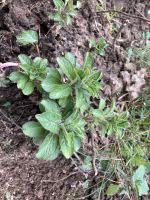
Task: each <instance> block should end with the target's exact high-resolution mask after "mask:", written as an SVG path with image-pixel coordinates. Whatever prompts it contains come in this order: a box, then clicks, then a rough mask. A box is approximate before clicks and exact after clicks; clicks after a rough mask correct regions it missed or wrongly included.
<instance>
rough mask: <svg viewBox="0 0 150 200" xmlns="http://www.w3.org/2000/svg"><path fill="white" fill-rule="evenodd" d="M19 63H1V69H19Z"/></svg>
mask: <svg viewBox="0 0 150 200" xmlns="http://www.w3.org/2000/svg"><path fill="white" fill-rule="evenodd" d="M18 66H19V63H13V62H6V63H0V69H3V68H7V67H18Z"/></svg>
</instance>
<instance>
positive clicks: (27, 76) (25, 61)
mask: <svg viewBox="0 0 150 200" xmlns="http://www.w3.org/2000/svg"><path fill="white" fill-rule="evenodd" d="M18 59H19V61H20V71H15V72H12V73H11V74H10V76H9V79H10V80H11V81H13V82H15V83H17V87H18V89H21V90H22V92H23V94H24V95H30V94H32V93H33V91H34V88H35V81H42V80H43V79H44V78H45V77H46V75H47V72H48V67H47V66H48V60H47V59H42V58H40V57H36V58H35V59H33V60H32V59H31V58H30V57H28V56H26V55H24V54H22V55H19V56H18Z"/></svg>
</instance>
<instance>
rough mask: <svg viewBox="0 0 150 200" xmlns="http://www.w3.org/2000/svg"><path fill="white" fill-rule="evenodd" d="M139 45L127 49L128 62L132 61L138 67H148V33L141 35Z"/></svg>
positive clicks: (149, 63) (149, 49)
mask: <svg viewBox="0 0 150 200" xmlns="http://www.w3.org/2000/svg"><path fill="white" fill-rule="evenodd" d="M141 43H142V44H140V47H138V46H137V47H136V46H132V47H130V48H128V50H127V55H128V62H130V61H131V60H132V59H134V60H135V62H136V63H137V64H138V65H139V66H140V67H145V66H146V67H150V56H149V55H150V32H146V33H144V34H143V36H142V37H141Z"/></svg>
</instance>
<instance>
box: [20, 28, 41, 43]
mask: <svg viewBox="0 0 150 200" xmlns="http://www.w3.org/2000/svg"><path fill="white" fill-rule="evenodd" d="M17 42H18V43H20V44H22V45H28V44H34V43H38V34H37V32H36V31H33V30H27V31H23V32H22V33H21V34H20V35H18V36H17Z"/></svg>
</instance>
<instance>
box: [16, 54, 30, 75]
mask: <svg viewBox="0 0 150 200" xmlns="http://www.w3.org/2000/svg"><path fill="white" fill-rule="evenodd" d="M18 59H19V61H20V67H21V69H23V70H24V71H25V72H26V73H28V72H29V70H30V67H31V65H32V60H31V58H30V57H29V56H26V55H24V54H21V55H19V56H18Z"/></svg>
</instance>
